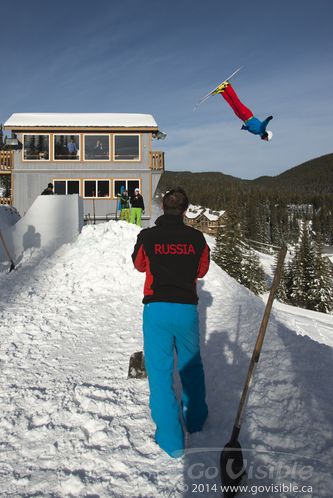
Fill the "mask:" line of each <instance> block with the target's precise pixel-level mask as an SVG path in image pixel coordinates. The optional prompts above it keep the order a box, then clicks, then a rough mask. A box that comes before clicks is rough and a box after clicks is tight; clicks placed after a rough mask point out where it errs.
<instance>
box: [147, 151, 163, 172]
mask: <svg viewBox="0 0 333 498" xmlns="http://www.w3.org/2000/svg"><path fill="white" fill-rule="evenodd" d="M150 169H152V170H154V171H164V152H160V151H153V152H151V153H150Z"/></svg>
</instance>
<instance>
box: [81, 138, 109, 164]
mask: <svg viewBox="0 0 333 498" xmlns="http://www.w3.org/2000/svg"><path fill="white" fill-rule="evenodd" d="M109 142H110V140H109V135H85V136H84V160H85V161H109V160H110V143H109Z"/></svg>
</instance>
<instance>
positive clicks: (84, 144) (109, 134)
mask: <svg viewBox="0 0 333 498" xmlns="http://www.w3.org/2000/svg"><path fill="white" fill-rule="evenodd" d="M99 136H101V137H108V143H109V156H108V158H107V159H86V158H85V157H86V137H99ZM82 142H83V148H82V162H84V163H99V162H103V163H106V162H111V161H112V154H113V152H112V141H111V133H82ZM80 150H81V149H80ZM89 199H90V197H89Z"/></svg>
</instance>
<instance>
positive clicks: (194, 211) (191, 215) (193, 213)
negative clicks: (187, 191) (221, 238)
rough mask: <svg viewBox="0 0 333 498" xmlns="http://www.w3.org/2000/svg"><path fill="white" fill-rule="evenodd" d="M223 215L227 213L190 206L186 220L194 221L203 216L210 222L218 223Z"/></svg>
mask: <svg viewBox="0 0 333 498" xmlns="http://www.w3.org/2000/svg"><path fill="white" fill-rule="evenodd" d="M223 213H225V211H211V210H210V209H207V208H203V207H201V206H195V205H193V204H190V205H189V207H188V209H187V211H186V213H185V215H186V218H188V219H192V220H194V219H195V218H198V216H200V215H201V214H202V215H203V216H205V217H206V218H207V219H208V220H209V221H217V220H218V219H219V218H220V217H221V216H222V215H223Z"/></svg>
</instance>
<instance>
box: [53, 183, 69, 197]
mask: <svg viewBox="0 0 333 498" xmlns="http://www.w3.org/2000/svg"><path fill="white" fill-rule="evenodd" d="M54 193H55V194H58V195H66V182H65V181H64V180H63V181H59V180H55V182H54Z"/></svg>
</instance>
